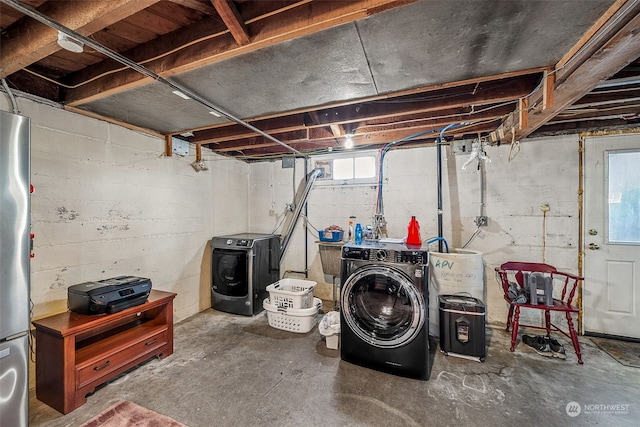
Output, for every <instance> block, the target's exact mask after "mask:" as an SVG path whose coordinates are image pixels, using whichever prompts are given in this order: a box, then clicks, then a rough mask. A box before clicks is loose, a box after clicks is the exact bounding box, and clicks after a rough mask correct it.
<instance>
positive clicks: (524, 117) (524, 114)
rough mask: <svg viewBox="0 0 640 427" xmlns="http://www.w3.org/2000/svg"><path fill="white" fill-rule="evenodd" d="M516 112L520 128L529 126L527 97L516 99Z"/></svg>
mask: <svg viewBox="0 0 640 427" xmlns="http://www.w3.org/2000/svg"><path fill="white" fill-rule="evenodd" d="M518 112H519V113H520V114H519V120H518V121H519V122H520V129H526V128H527V126H529V98H520V99H519V100H518Z"/></svg>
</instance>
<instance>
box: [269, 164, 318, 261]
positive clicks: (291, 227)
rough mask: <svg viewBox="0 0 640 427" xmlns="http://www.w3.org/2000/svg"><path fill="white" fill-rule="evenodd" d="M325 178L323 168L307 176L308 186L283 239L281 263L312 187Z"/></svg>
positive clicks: (296, 204)
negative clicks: (319, 179)
mask: <svg viewBox="0 0 640 427" xmlns="http://www.w3.org/2000/svg"><path fill="white" fill-rule="evenodd" d="M322 176H324V169H323V168H315V169H314V170H312V171H311V172H309V173H308V174H307V176H306V179H307V185H306V186H305V187H304V191H303V192H302V194H301V195H300V200H298V201H296V202H295V210H294V211H293V217H292V218H291V221H290V222H289V227H288V228H287V231H286V232H285V233H284V235H283V238H282V243H281V244H280V261H282V258H284V253H285V252H286V250H287V247H288V246H289V241H290V240H291V235H292V234H293V230H294V229H295V226H296V224H297V223H298V219H299V218H300V213H301V212H302V208H303V207H304V205H305V203H307V198H308V197H309V192H310V191H311V187H312V186H313V184H314V183H315V182H316V179H318V178H320V177H322Z"/></svg>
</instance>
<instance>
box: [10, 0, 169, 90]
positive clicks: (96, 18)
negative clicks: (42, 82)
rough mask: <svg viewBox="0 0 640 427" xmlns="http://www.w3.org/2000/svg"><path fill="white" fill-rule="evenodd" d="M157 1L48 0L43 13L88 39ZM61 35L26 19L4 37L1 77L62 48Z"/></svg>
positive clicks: (42, 10) (41, 10)
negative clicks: (59, 36)
mask: <svg viewBox="0 0 640 427" xmlns="http://www.w3.org/2000/svg"><path fill="white" fill-rule="evenodd" d="M156 2H158V0H109V1H49V2H47V3H45V4H44V5H43V7H42V8H41V9H39V10H40V12H42V13H43V14H45V15H46V16H48V17H49V18H51V19H52V20H54V21H56V22H58V23H60V24H62V25H64V26H65V27H67V28H69V29H72V30H74V31H76V32H78V33H80V34H82V35H85V36H89V35H91V34H93V33H95V32H97V31H100V30H102V29H103V28H105V27H108V26H109V25H111V24H114V23H116V22H118V21H121V20H122V19H124V18H126V17H127V16H130V15H133V14H134V13H136V12H139V11H141V10H143V9H145V8H147V7H149V6H150V5H152V4H154V3H156ZM57 40H58V32H57V31H56V30H54V29H53V28H51V27H48V26H46V25H43V24H41V23H40V22H38V21H35V20H33V19H24V20H23V22H22V23H21V24H20V25H14V26H12V27H11V31H10V32H9V33H8V34H3V37H2V49H0V78H4V77H7V76H8V75H10V74H13V73H15V72H16V71H18V70H20V69H22V68H24V67H26V66H28V65H31V64H33V63H34V62H37V61H39V60H41V59H43V58H45V57H47V56H49V55H51V54H52V53H55V52H57V51H59V50H60V49H62V48H61V47H60V46H59V45H58V43H57Z"/></svg>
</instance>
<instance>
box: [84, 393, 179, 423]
mask: <svg viewBox="0 0 640 427" xmlns="http://www.w3.org/2000/svg"><path fill="white" fill-rule="evenodd" d="M98 426H100V427H186V426H185V425H184V424H182V423H179V422H177V421H175V420H172V419H171V418H169V417H167V416H165V415H162V414H158V413H157V412H153V411H151V410H149V409H147V408H143V407H142V406H140V405H136V404H135V403H133V402H129V401H127V400H120V401H119V402H116V403H115V404H114V405H112V406H110V407H109V408H107V409H105V410H104V411H102V412H101V413H99V414H98V415H96V416H95V417H93V418H91V419H90V420H89V421H87V422H86V423H84V424H82V425H81V426H80V427H98Z"/></svg>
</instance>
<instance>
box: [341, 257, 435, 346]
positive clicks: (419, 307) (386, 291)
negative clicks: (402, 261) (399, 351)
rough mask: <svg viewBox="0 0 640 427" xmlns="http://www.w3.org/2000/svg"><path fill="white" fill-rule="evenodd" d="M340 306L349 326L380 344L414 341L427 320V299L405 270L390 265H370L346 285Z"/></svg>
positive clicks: (353, 276)
mask: <svg viewBox="0 0 640 427" xmlns="http://www.w3.org/2000/svg"><path fill="white" fill-rule="evenodd" d="M341 307H342V308H341V310H342V316H343V318H344V320H345V321H346V322H347V325H348V326H349V328H350V330H351V331H353V333H355V334H356V335H357V336H358V337H359V338H360V339H362V340H363V341H365V342H367V343H369V344H371V345H373V346H375V347H380V348H396V347H400V346H402V345H405V344H407V343H409V342H411V341H412V340H413V339H414V338H415V337H416V335H417V334H418V332H420V330H421V328H422V327H423V326H424V324H425V320H426V319H425V318H426V310H425V300H424V297H423V296H422V294H421V293H420V290H419V289H418V288H417V287H416V286H415V285H414V284H413V283H412V281H411V278H410V277H409V276H408V275H407V274H405V273H404V272H402V271H400V270H398V269H396V268H393V267H388V266H382V265H375V264H372V265H367V266H364V267H360V268H359V269H357V270H355V271H354V272H353V274H351V275H350V276H349V277H348V278H347V280H346V281H345V283H344V285H343V290H342V298H341Z"/></svg>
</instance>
